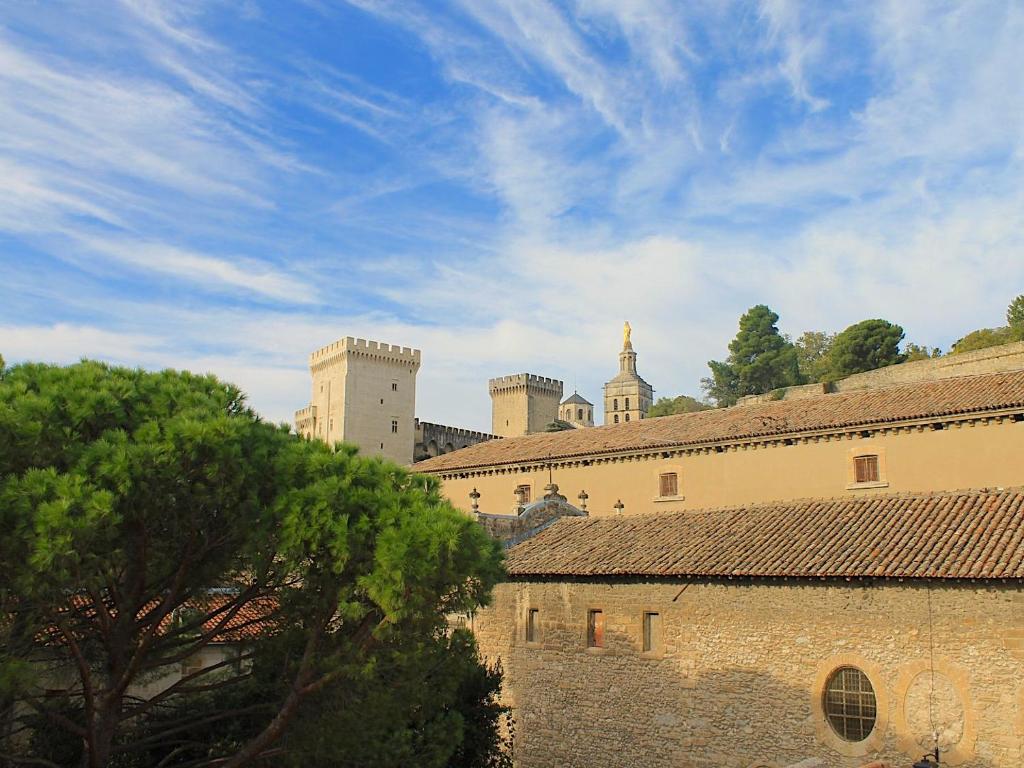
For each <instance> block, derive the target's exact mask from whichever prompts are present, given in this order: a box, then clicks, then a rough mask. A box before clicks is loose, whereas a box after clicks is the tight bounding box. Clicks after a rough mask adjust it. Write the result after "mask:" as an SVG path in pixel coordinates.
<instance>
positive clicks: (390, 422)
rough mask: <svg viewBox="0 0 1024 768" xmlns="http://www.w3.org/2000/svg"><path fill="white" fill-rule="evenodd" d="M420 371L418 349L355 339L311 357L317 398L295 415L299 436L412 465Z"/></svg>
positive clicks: (324, 349) (329, 346) (319, 351)
mask: <svg viewBox="0 0 1024 768" xmlns="http://www.w3.org/2000/svg"><path fill="white" fill-rule="evenodd" d="M419 367H420V351H419V350H418V349H410V348H409V347H399V346H397V345H396V346H392V345H390V344H381V343H379V342H376V341H367V340H366V339H355V338H352V337H351V336H349V337H346V338H344V339H341V340H340V341H336V342H334V343H333V344H328V345H327V346H326V347H322V348H321V349H318V350H316V351H315V352H314V353H313V354H312V355H310V356H309V370H310V373H312V375H313V393H312V396H311V398H310V404H309V405H308V406H307V407H306V408H303V409H302V410H300V411H296V412H295V429H296V431H297V432H298V433H299V434H301V435H305V436H307V437H316V438H318V439H320V440H324V441H325V442H327V443H336V442H338V441H344V442H347V443H354V444H355V445H358V446H359V449H360V451H361V452H362V453H365V454H370V455H376V456H384V457H385V458H388V459H391V460H392V461H396V462H398V463H400V464H409V463H411V462H412V459H413V443H414V442H415V430H416V424H415V412H416V372H417V371H418V370H419Z"/></svg>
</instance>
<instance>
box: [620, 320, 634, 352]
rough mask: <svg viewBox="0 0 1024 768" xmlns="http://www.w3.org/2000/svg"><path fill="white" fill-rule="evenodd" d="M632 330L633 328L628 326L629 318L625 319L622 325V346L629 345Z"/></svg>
mask: <svg viewBox="0 0 1024 768" xmlns="http://www.w3.org/2000/svg"><path fill="white" fill-rule="evenodd" d="M632 332H633V329H632V328H630V327H629V320H627V321H626V323H625V325H623V326H622V348H623V349H625V348H626V347H628V346H630V342H629V335H630V334H631V333H632Z"/></svg>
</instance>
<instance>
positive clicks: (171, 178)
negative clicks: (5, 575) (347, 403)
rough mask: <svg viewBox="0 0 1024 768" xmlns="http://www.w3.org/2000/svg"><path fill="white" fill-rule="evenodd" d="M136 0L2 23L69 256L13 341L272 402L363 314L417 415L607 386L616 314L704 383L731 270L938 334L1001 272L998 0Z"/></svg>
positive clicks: (3, 167)
mask: <svg viewBox="0 0 1024 768" xmlns="http://www.w3.org/2000/svg"><path fill="white" fill-rule="evenodd" d="M126 3H127V5H126V6H125V8H126V9H127V12H125V10H124V9H121V10H118V11H105V12H104V14H105V15H104V23H105V24H107V28H106V34H107V37H104V36H103V34H101V32H99V31H97V32H96V33H95V39H94V40H91V41H90V46H91V47H89V50H90V51H91V54H92V55H90V56H83V55H82V54H81V52H80V51H78V52H77V53H76V52H75V51H72V48H73V46H68V48H67V49H66V50H65V49H64V48H60V47H55V46H50V47H47V46H45V45H34V44H32V43H31V42H30V41H28V40H27V39H26V38H25V37H24V36H21V35H20V34H18V33H16V32H15V31H14V30H15V28H18V29H20V28H21V27H18V26H17V25H12V27H11V28H10V29H6V30H4V31H3V32H0V233H2V235H6V236H8V237H13V238H15V239H21V240H24V241H25V242H30V243H32V244H33V245H34V246H35V247H36V248H39V249H40V250H43V251H45V252H47V253H49V254H50V255H51V256H52V258H53V260H54V262H55V263H61V264H70V265H71V266H72V267H73V269H72V270H69V272H68V273H62V275H61V280H60V282H59V283H58V284H59V285H60V286H61V291H62V293H61V295H55V294H54V292H52V291H49V292H48V291H47V289H46V286H44V285H42V284H41V283H39V284H35V285H34V291H35V294H34V295H36V296H37V302H38V308H39V309H38V312H37V315H36V316H34V317H29V318H25V320H24V322H25V325H20V324H19V323H20V322H22V321H21V320H18V322H12V319H11V318H9V317H2V316H0V322H2V323H5V324H4V325H3V327H0V352H2V353H3V354H4V355H5V356H6V357H7V358H8V360H11V359H20V358H23V357H37V358H38V357H48V358H52V359H59V360H68V359H74V358H76V357H78V356H79V355H97V356H102V357H104V358H106V359H116V360H118V361H120V362H126V363H141V364H144V365H147V366H153V367H159V366H164V365H172V366H177V367H188V368H193V369H196V370H213V371H216V372H218V373H220V374H221V375H223V376H225V377H226V378H229V379H236V380H237V381H238V382H239V383H240V384H241V385H242V386H243V387H244V388H246V389H247V390H248V391H249V392H250V393H251V395H252V400H253V403H254V404H255V405H256V407H257V408H259V409H260V410H261V412H263V413H264V414H266V415H267V416H268V417H270V418H273V419H274V420H281V419H287V418H289V416H290V414H291V412H292V411H293V410H294V409H295V408H297V407H300V406H301V405H303V404H304V403H305V401H306V398H307V397H308V386H309V382H308V372H307V371H306V370H305V361H306V355H307V354H308V352H309V351H310V350H311V349H313V348H315V347H317V346H319V345H321V344H324V343H327V342H329V341H332V340H334V339H336V338H338V337H341V336H345V335H358V336H366V337H371V338H377V339H380V340H382V341H387V342H391V343H400V344H405V345H414V346H418V347H421V348H422V349H423V350H424V366H423V369H422V371H421V374H420V379H419V383H420V386H419V389H418V396H419V411H420V415H421V416H422V417H423V418H427V419H430V420H435V421H442V422H450V423H455V424H462V425H465V426H471V427H477V428H487V427H488V422H489V419H488V412H489V411H488V409H489V403H488V398H487V393H486V379H487V378H489V377H491V376H495V375H501V374H504V373H511V372H514V371H518V370H523V369H529V370H531V371H533V372H537V373H543V374H547V375H554V376H558V377H562V378H563V379H565V380H566V381H567V383H569V384H570V385H571V383H572V381H574V380H575V381H577V382H578V384H579V388H580V391H581V392H582V393H583V394H584V395H586V396H588V397H589V398H590V399H591V400H594V401H595V402H596V401H597V399H598V397H599V394H600V386H601V384H602V383H603V381H604V380H605V379H607V378H608V377H610V376H611V375H613V374H614V372H615V364H616V357H615V355H616V352H617V345H618V338H619V328H620V324H621V322H622V321H623V320H625V319H629V320H630V321H631V322H632V323H633V325H634V328H635V329H636V330H635V333H634V341H635V343H636V345H637V349H638V350H639V352H640V355H641V357H640V367H641V371H642V372H643V373H644V375H645V376H646V377H647V378H648V379H649V380H650V381H652V382H653V383H654V385H655V387H656V388H657V389H658V390H659V393H660V394H675V393H676V392H690V393H695V392H696V390H697V386H698V385H697V382H698V380H699V378H700V377H701V376H703V375H705V374H706V367H705V363H706V361H707V360H708V359H711V358H716V357H721V356H722V355H723V354H725V345H726V343H727V342H728V340H729V338H731V336H732V335H733V334H734V333H735V325H736V320H737V318H738V316H739V314H740V313H741V312H742V311H744V310H745V309H746V308H747V307H749V306H751V305H752V304H755V303H759V302H767V303H769V304H770V305H771V306H773V307H774V308H775V309H776V310H777V311H779V312H780V314H781V315H782V326H783V329H784V330H785V331H787V332H790V333H792V334H794V335H795V334H798V333H800V332H801V331H802V330H805V329H809V328H820V329H825V330H838V329H840V328H842V327H843V326H845V325H846V324H849V323H851V322H854V321H856V320H859V319H862V318H864V317H867V316H884V317H888V318H889V319H891V320H893V321H895V322H900V323H902V324H903V325H904V326H905V327H906V328H907V331H908V335H909V336H910V338H912V339H914V340H916V341H918V342H921V343H928V344H939V345H943V346H945V345H948V344H949V343H950V342H951V341H953V340H954V339H955V338H957V337H958V336H960V335H962V333H964V332H966V331H968V330H971V329H972V328H974V327H978V326H981V325H991V324H995V323H998V322H999V321H1000V318H1001V316H1002V311H1003V308H1004V307H1005V304H1006V302H1007V301H1008V300H1009V299H1010V298H1011V297H1012V295H1014V294H1016V293H1019V292H1020V291H1021V290H1024V261H1022V260H1021V259H1020V254H1021V253H1022V252H1024V218H1022V214H1021V211H1022V210H1024V181H1022V179H1024V173H1022V171H1024V99H1022V97H1021V95H1020V89H1019V77H1020V76H1019V73H1020V72H1021V71H1024V52H1022V50H1021V48H1020V46H1019V40H1020V39H1022V38H1024V12H1022V11H1021V10H1020V9H1019V8H1018V7H1017V6H1016V4H1014V3H1010V2H1002V1H1001V0H990V1H989V2H981V3H979V4H977V5H975V6H972V7H971V8H970V9H969V10H968V9H965V8H961V7H959V6H955V5H951V6H948V7H947V6H936V5H935V4H933V3H927V2H923V0H921V2H918V1H917V0H905V1H902V2H899V3H888V4H877V5H876V4H860V3H846V4H844V3H840V4H832V5H829V6H827V7H826V6H808V5H800V4H796V3H791V2H788V0H765V2H763V3H760V4H746V3H718V2H695V3H685V4H679V3H670V2H665V1H663V0H636V2H630V3H616V2H610V1H609V0H567V1H566V2H561V3H555V2H547V1H546V0H527V2H514V3H513V2H499V3H492V4H490V5H487V6H484V5H481V4H479V3H469V2H454V3H452V4H451V5H450V6H445V7H443V8H439V7H437V6H434V5H430V6H429V7H428V6H427V5H423V4H419V3H416V2H412V1H410V2H371V0H354V2H352V3H350V4H349V5H348V6H338V5H334V4H330V3H313V2H310V3H309V4H311V5H315V6H316V8H317V13H318V14H319V15H318V16H317V17H316V24H312V23H311V24H309V26H306V27H303V28H301V30H300V32H298V33H296V32H295V30H294V29H293V30H291V34H292V36H293V37H294V38H301V37H302V35H303V34H312V33H313V31H314V30H315V29H319V27H320V26H323V27H324V28H326V29H327V30H334V32H335V33H338V32H339V30H341V29H343V30H345V31H347V30H349V29H350V28H352V29H357V28H358V26H357V25H355V26H353V17H352V15H351V14H354V13H357V12H360V13H363V16H360V17H359V19H358V21H359V23H366V24H376V25H378V26H376V27H374V31H375V32H374V33H375V34H377V33H379V37H374V40H376V41H379V42H380V44H381V45H384V44H385V43H386V42H387V41H386V38H387V37H388V35H395V36H397V39H398V40H399V43H397V44H396V47H395V48H394V49H388V57H390V58H388V60H387V61H386V62H385V61H383V60H382V61H377V60H375V59H374V60H373V62H372V64H367V65H365V66H362V67H360V66H354V65H353V63H352V62H353V60H354V59H358V58H359V57H358V56H354V55H353V56H352V57H351V58H346V57H345V56H341V57H336V58H332V57H331V56H330V55H325V54H324V52H323V50H322V49H320V48H316V47H315V46H313V47H311V48H310V50H303V51H302V52H301V54H302V55H300V56H294V55H292V54H293V53H294V49H288V51H287V53H286V54H283V53H282V51H280V50H271V49H261V50H260V52H259V53H260V55H258V56H254V55H252V52H251V51H250V52H249V53H248V54H246V53H243V52H240V51H238V50H236V49H235V48H236V43H237V41H236V40H233V39H231V38H230V37H225V36H224V35H222V34H220V33H218V34H215V33H214V32H213V31H212V30H213V29H214V25H208V24H207V23H206V22H207V19H208V14H209V13H210V12H211V6H208V5H205V4H202V3H191V2H189V3H182V4H163V3H157V2H155V1H154V0H126ZM354 9H361V10H359V11H357V10H354ZM273 12H274V9H273V8H272V7H270V6H266V7H264V8H263V9H262V11H261V14H257V15H255V16H253V15H250V17H249V18H247V19H243V20H240V21H238V22H237V23H238V24H250V23H251V24H266V25H274V24H280V23H281V19H273V18H263V17H264V16H267V15H269V14H272V13H273ZM346 14H348V15H346ZM339 19H341V20H342V21H341V22H339ZM288 21H290V19H289V20H288ZM232 23H236V22H235V20H232ZM335 24H339V25H341V26H339V27H333V26H332V25H335ZM22 26H24V25H22ZM220 28H232V29H238V27H231V26H230V25H228V24H221V26H220V27H218V29H220ZM110 30H116V31H117V34H116V35H115V36H114V39H117V41H118V46H120V49H123V50H126V51H130V52H131V53H130V56H131V57H132V58H131V61H132V64H131V65H130V66H129V65H123V64H122V63H121V62H119V61H118V60H116V59H115V58H104V56H103V55H102V52H103V51H104V44H105V43H106V42H107V41H109V40H110V39H111V37H110ZM264 31H265V30H264ZM335 37H336V46H335V47H337V46H344V45H348V44H350V42H351V39H350V38H346V37H345V36H344V35H342V34H336V36H335ZM275 38H277V36H275ZM281 38H282V39H285V38H287V36H281ZM260 39H264V38H260ZM320 42H321V44H322V42H323V41H322V40H321V41H320ZM84 45H85V44H84V43H83V46H84ZM300 47H301V46H300ZM344 52H345V53H346V55H348V53H350V52H349V51H348V50H347V49H344ZM405 56H407V57H408V58H403V57H405ZM328 59H329V60H328ZM139 62H143V63H142V64H140V63H139ZM391 67H394V71H392V70H391V69H390V68H391ZM428 70H429V71H428ZM409 83H413V85H412V86H409V85H408V84H409ZM3 258H4V257H2V256H0V268H3V269H2V270H0V272H3V270H6V271H7V272H9V271H10V269H11V267H10V265H9V264H8V265H5V264H4V263H3V261H2V260H3ZM75 270H77V271H75ZM122 280H123V281H127V282H129V283H130V284H131V286H132V287H142V288H144V289H146V290H144V291H142V292H141V293H142V295H145V296H146V300H145V301H142V300H135V299H131V298H130V295H129V294H128V293H127V292H126V291H124V290H123V289H119V288H118V287H117V285H116V284H117V283H118V282H119V281H122ZM76 281H78V282H77V283H76ZM26 283H29V284H28V285H26ZM17 285H18V297H17V298H18V301H19V304H18V306H19V307H25V306H28V305H29V302H30V301H31V299H29V298H25V290H24V289H26V288H29V289H33V284H31V281H30V280H29V279H28V278H27V277H24V276H23V277H22V279H21V280H20V281H19V282H18V283H17ZM67 285H72V286H74V285H84V286H87V287H88V288H89V290H83V291H82V292H76V291H74V290H70V291H65V290H64V287H65V286H67ZM182 297H185V298H186V299H187V301H181V298H182ZM185 304H188V305H189V306H185ZM58 308H59V311H58ZM55 315H56V316H57V317H58V318H67V317H74V318H75V319H74V321H70V320H69V321H64V320H63V319H58V320H54V319H53V317H54V316H55Z"/></svg>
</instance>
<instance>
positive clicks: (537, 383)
mask: <svg viewBox="0 0 1024 768" xmlns="http://www.w3.org/2000/svg"><path fill="white" fill-rule="evenodd" d="M487 387H488V389H489V391H490V392H491V394H492V395H493V394H495V393H496V392H503V391H508V390H513V389H520V388H525V389H533V390H540V391H546V392H557V393H558V396H559V398H561V396H562V382H561V381H559V380H558V379H550V378H548V377H547V376H537V375H536V374H533V373H514V374H511V375H509V376H499V377H498V378H495V379H490V380H489V381H488V382H487Z"/></svg>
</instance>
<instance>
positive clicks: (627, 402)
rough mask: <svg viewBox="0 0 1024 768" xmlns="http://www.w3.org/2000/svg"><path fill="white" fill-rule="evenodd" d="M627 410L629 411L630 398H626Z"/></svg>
mask: <svg viewBox="0 0 1024 768" xmlns="http://www.w3.org/2000/svg"><path fill="white" fill-rule="evenodd" d="M626 410H627V411H628V410H629V398H628V397H627V398H626Z"/></svg>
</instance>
